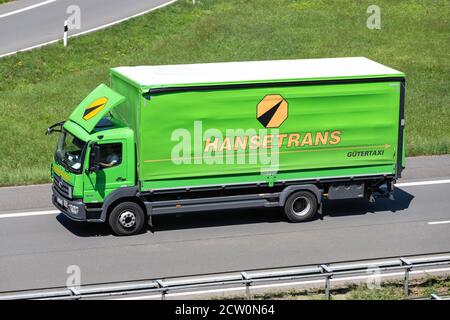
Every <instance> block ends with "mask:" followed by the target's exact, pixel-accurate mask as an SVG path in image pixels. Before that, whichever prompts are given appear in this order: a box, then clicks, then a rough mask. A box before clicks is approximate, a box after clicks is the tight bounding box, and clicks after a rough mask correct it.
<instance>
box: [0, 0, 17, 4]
mask: <svg viewBox="0 0 450 320" xmlns="http://www.w3.org/2000/svg"><path fill="white" fill-rule="evenodd" d="M11 1H14V0H0V4H2V3H6V2H11Z"/></svg>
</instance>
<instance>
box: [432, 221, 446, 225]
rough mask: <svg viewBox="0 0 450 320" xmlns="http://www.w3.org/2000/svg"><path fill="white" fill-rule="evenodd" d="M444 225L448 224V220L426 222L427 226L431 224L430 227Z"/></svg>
mask: <svg viewBox="0 0 450 320" xmlns="http://www.w3.org/2000/svg"><path fill="white" fill-rule="evenodd" d="M446 223H450V220H445V221H431V222H428V224H431V225H433V224H446Z"/></svg>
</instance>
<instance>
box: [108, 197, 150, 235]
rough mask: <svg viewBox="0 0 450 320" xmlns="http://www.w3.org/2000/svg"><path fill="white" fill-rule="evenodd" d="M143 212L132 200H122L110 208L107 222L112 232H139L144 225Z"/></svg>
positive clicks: (119, 233)
mask: <svg viewBox="0 0 450 320" xmlns="http://www.w3.org/2000/svg"><path fill="white" fill-rule="evenodd" d="M144 222H145V214H144V211H143V210H142V208H141V206H139V205H138V204H137V203H134V202H122V203H120V204H118V205H117V206H116V207H115V208H114V209H112V211H111V213H110V215H109V218H108V224H109V226H110V228H111V229H112V231H113V232H114V234H116V235H118V236H129V235H133V234H137V233H139V232H140V231H141V230H142V228H143V227H144Z"/></svg>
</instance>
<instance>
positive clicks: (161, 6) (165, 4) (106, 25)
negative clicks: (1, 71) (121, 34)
mask: <svg viewBox="0 0 450 320" xmlns="http://www.w3.org/2000/svg"><path fill="white" fill-rule="evenodd" d="M54 1H56V0H54ZM175 2H177V0H172V1H169V2H166V3H163V4H161V5H159V6H156V7H153V8H151V9H148V10H145V11H142V12H139V13H137V14H134V15H132V16H129V17H126V18H123V19H120V20H116V21H113V22H110V23H107V24H104V25H101V26H99V27H95V28H92V29H89V30H85V31H82V32H80V33H76V34H73V35H70V36H69V38H73V37H78V36H81V35H84V34H87V33H91V32H94V31H97V30H100V29H105V28H108V27H111V26H113V25H116V24H119V23H121V22H124V21H127V20H130V19H133V18H136V17H139V16H142V15H144V14H146V13H149V12H151V11H154V10H157V9H160V8H163V7H165V6H168V5H171V4H172V3H175ZM60 40H61V39H60V38H58V39H55V40H51V41H47V42H44V43H40V44H37V45H34V46H31V47H27V48H25V49H20V50H17V51H14V52H8V53H4V54H2V55H0V58H3V57H7V56H12V55H14V54H16V53H19V52H24V51H30V50H32V49H36V48H40V47H44V46H46V45H49V44H53V43H56V42H58V41H60Z"/></svg>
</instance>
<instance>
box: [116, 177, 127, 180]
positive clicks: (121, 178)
mask: <svg viewBox="0 0 450 320" xmlns="http://www.w3.org/2000/svg"><path fill="white" fill-rule="evenodd" d="M125 180H127V179H126V178H124V177H118V178H117V179H116V181H125Z"/></svg>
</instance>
